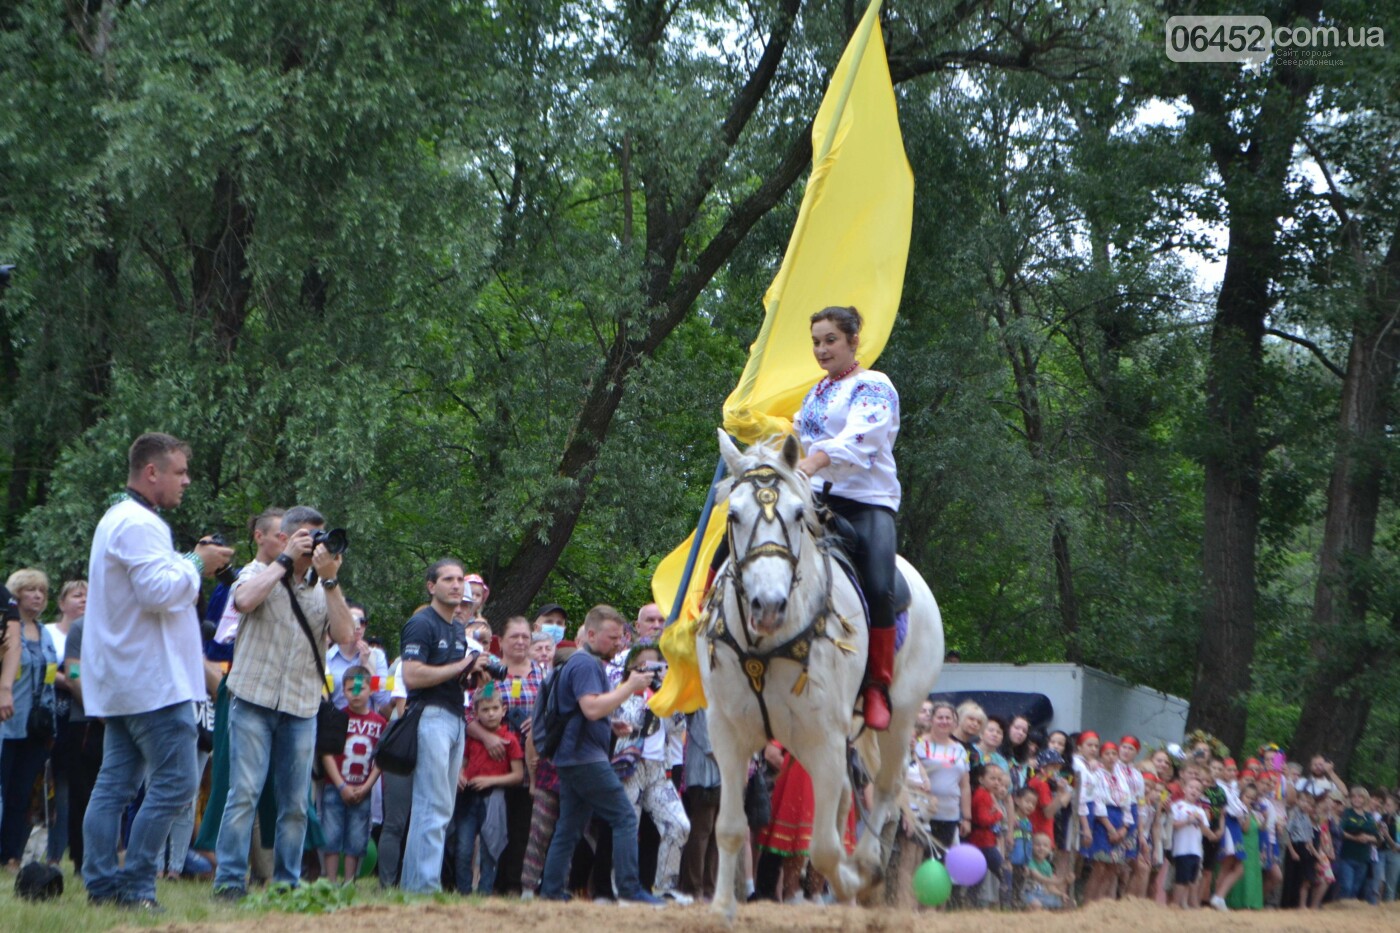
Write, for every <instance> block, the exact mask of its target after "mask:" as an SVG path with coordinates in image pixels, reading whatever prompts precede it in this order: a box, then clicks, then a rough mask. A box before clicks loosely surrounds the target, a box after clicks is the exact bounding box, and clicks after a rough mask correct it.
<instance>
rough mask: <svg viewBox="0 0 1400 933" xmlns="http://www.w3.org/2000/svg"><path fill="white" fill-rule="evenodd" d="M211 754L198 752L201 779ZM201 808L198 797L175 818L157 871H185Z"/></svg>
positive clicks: (157, 858)
mask: <svg viewBox="0 0 1400 933" xmlns="http://www.w3.org/2000/svg"><path fill="white" fill-rule="evenodd" d="M209 756H210V753H209V752H198V753H197V754H196V759H195V767H194V773H195V774H197V775H199V776H200V778H203V777H204V768H205V766H206V765H208V764H209ZM146 781H147V786H148V787H149V786H150V778H149V776H148V777H147V778H146ZM198 807H199V797H198V795H196V796H195V797H192V798H191V799H190V805H189V806H188V807H185V809H184V810H181V811H180V815H179V816H177V817H175V822H174V823H171V824H170V835H169V836H167V837H166V839H165V842H163V843H162V844H161V847H160V852H159V854H157V855H156V871H157V872H158V873H159V872H174V873H175V874H177V875H178V874H180V873H181V872H182V871H184V870H185V856H186V855H188V854H189V851H190V843H191V842H193V841H194V820H195V817H196V816H198V813H196V812H195V811H196V810H197V809H198Z"/></svg>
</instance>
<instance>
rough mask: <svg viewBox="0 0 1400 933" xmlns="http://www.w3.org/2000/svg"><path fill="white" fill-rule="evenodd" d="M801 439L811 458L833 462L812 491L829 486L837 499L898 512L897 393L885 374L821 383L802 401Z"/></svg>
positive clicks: (814, 481)
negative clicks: (823, 456)
mask: <svg viewBox="0 0 1400 933" xmlns="http://www.w3.org/2000/svg"><path fill="white" fill-rule="evenodd" d="M797 434H798V437H799V438H800V439H801V441H802V447H803V449H804V450H805V451H806V452H807V453H808V454H810V453H812V452H814V451H818V450H820V451H822V452H824V453H825V454H826V455H827V456H828V457H830V458H831V464H830V465H829V466H828V467H826V468H825V469H823V470H821V471H819V472H818V473H817V474H816V475H815V476H813V477H812V488H813V490H814V491H816V492H820V491H821V489H822V487H823V486H824V485H825V484H826V482H827V481H828V480H830V482H831V494H832V495H834V496H842V497H844V498H847V499H853V500H855V501H856V502H864V503H866V504H868V505H879V506H884V507H885V508H888V509H894V510H898V509H899V501H900V488H899V477H898V476H897V475H896V473H895V465H894V441H895V438H896V437H897V436H898V435H899V393H898V392H896V391H895V388H894V383H892V382H890V378H889V377H888V376H886V375H885V374H884V373H881V372H876V371H875V370H866V371H865V372H861V373H857V374H855V375H852V376H847V377H846V378H845V379H841V380H839V381H837V382H832V381H831V379H830V378H823V379H822V380H821V381H820V382H818V383H817V384H816V385H815V386H813V387H812V389H811V391H809V392H808V393H807V397H806V398H805V399H803V400H802V410H801V411H800V412H798V415H797Z"/></svg>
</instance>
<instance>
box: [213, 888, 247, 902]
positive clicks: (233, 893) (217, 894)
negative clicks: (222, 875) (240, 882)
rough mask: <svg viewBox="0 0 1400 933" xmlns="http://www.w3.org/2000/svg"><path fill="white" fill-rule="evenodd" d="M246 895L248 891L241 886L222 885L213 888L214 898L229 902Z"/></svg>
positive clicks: (238, 899)
mask: <svg viewBox="0 0 1400 933" xmlns="http://www.w3.org/2000/svg"><path fill="white" fill-rule="evenodd" d="M247 896H248V892H247V891H246V890H244V889H243V888H236V887H232V886H230V887H224V888H215V889H214V900H216V901H228V902H229V903H230V904H232V903H235V902H237V901H241V900H243V898H245V897H247Z"/></svg>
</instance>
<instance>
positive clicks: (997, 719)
mask: <svg viewBox="0 0 1400 933" xmlns="http://www.w3.org/2000/svg"><path fill="white" fill-rule="evenodd" d="M992 723H996V724H997V725H998V726H1001V745H999V746H998V747H997V751H999V752H1002V751H1003V749H1005V748H1006V717H1005V716H998V715H991V716H988V717H987V721H986V722H984V723H982V731H983V732H986V731H987V726H989V725H991V724H992ZM977 742H978V744H979V745H980V744H981V742H982V736H981V735H980V734H979V735H978V736H977ZM1003 754H1004V752H1003Z"/></svg>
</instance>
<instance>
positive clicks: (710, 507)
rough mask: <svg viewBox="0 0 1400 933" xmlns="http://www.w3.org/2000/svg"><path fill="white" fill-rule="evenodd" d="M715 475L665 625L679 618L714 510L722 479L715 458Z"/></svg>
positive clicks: (720, 466)
mask: <svg viewBox="0 0 1400 933" xmlns="http://www.w3.org/2000/svg"><path fill="white" fill-rule="evenodd" d="M715 459H716V462H715V475H714V478H713V479H711V480H710V491H709V493H708V494H707V495H706V496H705V504H704V506H702V507H701V509H700V520H699V521H698V522H696V523H695V538H694V539H693V540H692V541H691V542H690V553H689V554H687V555H686V558H685V569H684V570H683V571H681V585H680V587H679V588H678V589H677V590H676V600H675V602H674V603H673V604H672V606H671V612H670V614H669V615H668V616H666V624H667V625H670V624H671V623H672V622H674V621H676V619H677V618H679V617H680V614H681V609H682V607H684V606H685V595H686V593H688V592H689V591H690V578H691V576H692V575H693V574H694V573H695V558H696V557H697V556H699V554H700V546H701V544H702V543H703V542H704V540H705V530H706V528H708V526H709V524H710V513H711V512H713V511H714V510H715V490H716V489H717V488H718V487H719V481H720V480H722V479H724V458H723V457H717V458H715Z"/></svg>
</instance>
